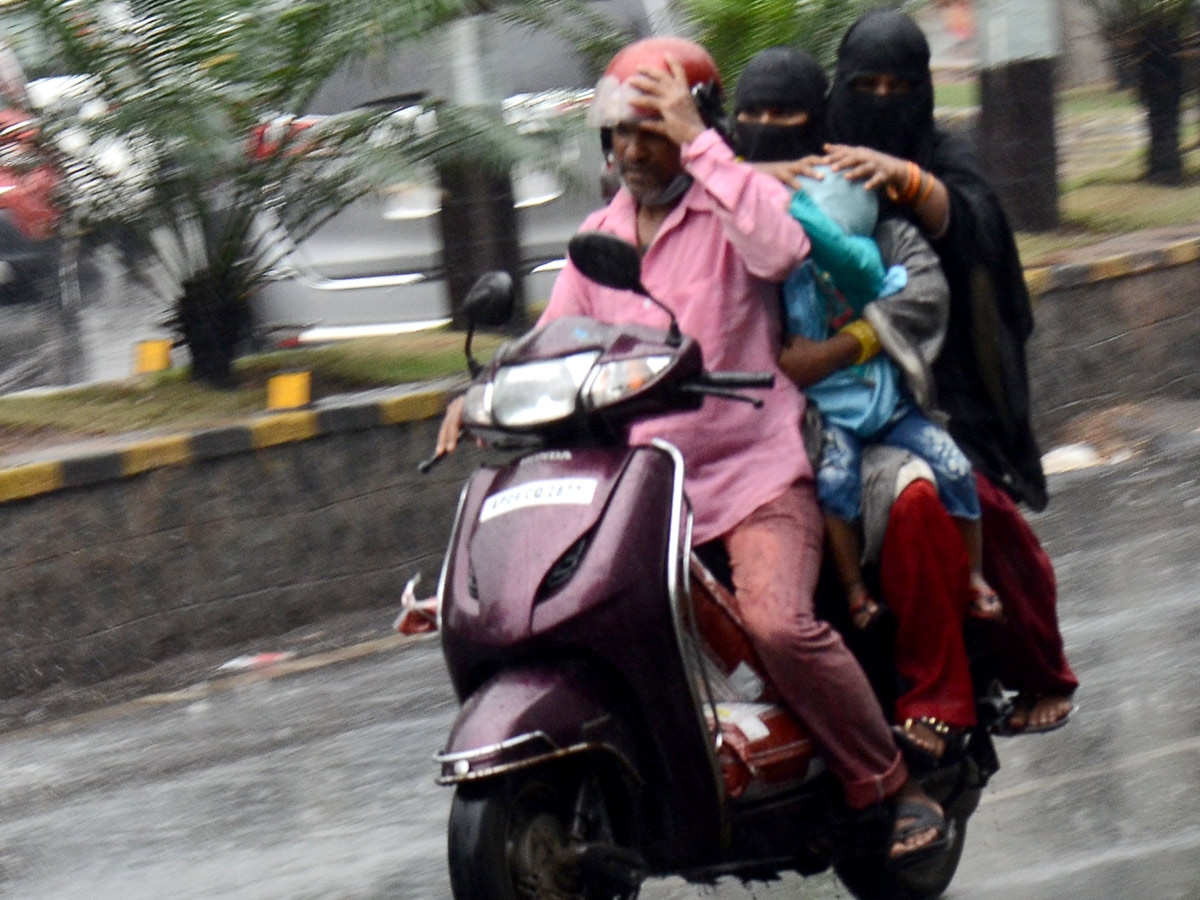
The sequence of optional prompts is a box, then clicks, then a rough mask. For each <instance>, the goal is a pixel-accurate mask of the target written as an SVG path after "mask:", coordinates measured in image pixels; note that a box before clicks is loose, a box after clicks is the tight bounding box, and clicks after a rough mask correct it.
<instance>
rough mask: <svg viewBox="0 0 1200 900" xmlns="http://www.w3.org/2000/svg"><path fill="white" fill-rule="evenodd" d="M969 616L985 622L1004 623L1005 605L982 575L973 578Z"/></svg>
mask: <svg viewBox="0 0 1200 900" xmlns="http://www.w3.org/2000/svg"><path fill="white" fill-rule="evenodd" d="M967 615H969V616H970V617H971V618H973V619H979V620H980V621H983V622H1003V621H1004V604H1003V603H1001V602H1000V597H999V596H998V595H997V594H996V592H995V591H994V590H992V586H991V585H990V584H988V583H987V581H986V580H985V579H984V577H983V576H982V575H972V576H971V603H970V605H968V606H967Z"/></svg>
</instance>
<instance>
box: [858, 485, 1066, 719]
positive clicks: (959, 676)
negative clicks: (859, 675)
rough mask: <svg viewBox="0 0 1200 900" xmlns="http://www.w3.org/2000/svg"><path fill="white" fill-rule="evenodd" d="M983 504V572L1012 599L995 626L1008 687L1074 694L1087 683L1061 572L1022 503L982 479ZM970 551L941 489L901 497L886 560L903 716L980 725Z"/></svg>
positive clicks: (914, 488)
mask: <svg viewBox="0 0 1200 900" xmlns="http://www.w3.org/2000/svg"><path fill="white" fill-rule="evenodd" d="M976 483H977V487H978V491H979V501H980V505H981V506H982V508H983V547H984V575H985V577H986V578H987V580H988V582H989V583H990V584H991V585H992V587H993V588H995V590H996V592H997V593H998V594H999V595H1000V599H1001V601H1002V602H1003V603H1004V611H1005V618H1006V621H1005V623H1004V624H1003V625H998V626H991V627H990V628H989V632H990V633H991V634H992V635H993V636H994V640H995V642H996V643H995V646H994V647H993V648H992V649H993V655H994V657H995V659H996V661H997V664H998V668H999V671H998V673H997V674H998V675H999V676H1000V678H1001V681H1002V683H1003V684H1004V686H1005V687H1007V688H1009V689H1012V690H1018V691H1034V692H1039V693H1047V694H1071V693H1073V692H1074V691H1075V688H1076V687H1078V685H1079V681H1078V679H1076V677H1075V674H1074V673H1073V672H1072V671H1071V667H1070V665H1069V664H1068V663H1067V658H1066V654H1065V652H1064V649H1063V640H1062V634H1061V633H1060V632H1059V628H1058V613H1057V588H1056V584H1055V580H1054V568H1053V566H1052V565H1051V563H1050V558H1049V556H1047V554H1046V551H1045V550H1043V549H1042V546H1041V544H1040V543H1039V542H1038V539H1037V536H1036V535H1035V534H1034V533H1033V529H1031V528H1030V527H1029V524H1028V523H1027V522H1026V521H1025V519H1024V518H1023V517H1022V516H1021V513H1020V512H1019V511H1018V509H1017V507H1016V504H1014V503H1013V501H1012V500H1011V498H1009V496H1008V495H1007V494H1005V493H1004V492H1003V491H1001V490H999V489H998V488H996V487H995V486H994V485H992V484H991V483H990V482H989V481H988V480H987V479H986V478H984V477H983V476H982V475H978V474H977V475H976ZM969 574H970V568H969V565H968V561H967V550H966V547H965V545H964V544H963V541H962V537H961V535H960V534H959V531H958V529H957V527H956V526H955V524H954V522H953V520H952V519H951V518H950V516H949V515H948V514H947V513H946V510H945V508H944V507H943V506H942V504H941V502H940V501H939V500H938V496H937V490H936V488H934V486H933V485H931V484H929V483H928V482H926V481H915V482H913V483H912V484H911V485H909V486H908V487H907V488H906V489H905V490H904V492H903V493H902V494H901V495H900V497H899V498H897V500H896V502H895V503H894V504H893V506H892V512H891V515H890V517H889V519H888V530H887V535H886V536H885V538H884V544H883V551H882V554H881V556H880V581H881V583H882V586H883V597H884V602H885V603H887V604H888V606H889V607H890V608H891V610H892V612H893V614H894V615H895V617H896V620H897V635H896V648H895V652H896V667H897V669H898V670H899V673H900V675H901V677H902V679H903V680H904V683H905V686H906V689H905V692H904V693H903V694H902V695H901V696H900V697H899V698H898V699H897V701H896V719H897V720H898V721H903V720H904V719H906V718H918V717H920V716H932V717H934V718H938V719H941V720H943V721H945V722H948V723H950V724H952V725H961V726H966V725H971V724H974V722H975V703H974V699H973V690H972V684H971V674H970V670H969V668H968V666H967V655H966V649H965V647H964V645H963V641H962V623H963V618H964V615H965V611H966V606H967V602H968V593H967V584H968V577H969Z"/></svg>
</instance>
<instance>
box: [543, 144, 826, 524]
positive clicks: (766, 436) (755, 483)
mask: <svg viewBox="0 0 1200 900" xmlns="http://www.w3.org/2000/svg"><path fill="white" fill-rule="evenodd" d="M682 159H683V166H684V168H685V169H686V170H687V172H688V173H689V174H690V175H691V176H692V177H693V178H694V179H695V183H694V184H693V185H692V186H691V188H689V190H688V191H687V193H685V194H684V195H683V197H682V199H681V200H680V202H679V204H678V205H677V206H676V207H675V208H674V209H673V210H672V211H671V213H670V215H668V217H667V219H666V221H664V222H663V224H662V227H661V228H660V229H659V231H658V234H657V235H655V237H654V241H653V243H652V244H651V245H650V248H649V249H648V250H647V251H646V253H645V254H644V256H643V259H642V283H643V284H644V285H645V286H646V288H647V290H649V292H650V293H651V294H652V295H653V296H654V297H655V298H657V299H658V300H660V301H662V303H663V304H665V305H666V306H668V307H670V309H671V310H672V311H673V312H674V313H675V315H676V316H677V317H678V319H679V327H680V328H681V329H682V331H683V332H684V334H687V335H690V336H691V337H693V338H695V339H696V340H697V341H698V342H699V344H700V347H701V349H702V350H703V353H704V366H705V368H706V369H708V370H710V371H732V372H763V371H771V372H774V373H775V387H774V389H773V390H771V391H755V392H754V393H755V394H756V395H758V396H760V397H761V398H762V399H763V401H764V406H763V408H762V409H755V408H754V407H753V406H751V405H750V404H749V403H742V402H739V401H736V400H723V399H719V398H714V397H709V398H707V399H706V400H705V401H704V405H703V407H701V408H700V409H699V410H697V411H695V412H686V413H676V414H672V415H668V416H661V417H658V418H654V419H647V420H645V421H642V422H638V423H637V424H636V425H635V426H634V428H633V432H632V435H631V438H632V440H633V442H634V443H642V444H644V443H649V442H650V440H651V439H652V438H655V437H661V438H663V439H665V440H668V441H670V442H671V443H672V444H674V445H675V446H677V447H678V448H679V449H680V450H681V451H682V452H683V457H684V460H685V463H686V489H687V493H688V496H689V497H690V498H691V502H692V508H693V511H694V514H695V526H694V537H695V541H696V542H697V543H703V542H705V541H709V540H712V539H713V538H717V537H720V536H721V535H723V534H725V533H726V532H728V531H729V530H730V529H731V528H733V526H734V525H736V524H737V523H738V522H740V521H741V520H742V519H744V518H745V517H746V516H748V515H749V514H750V513H751V512H753V511H754V510H756V509H757V508H758V507H760V506H762V505H763V504H764V503H768V502H770V501H771V500H774V499H775V498H776V497H778V496H779V495H780V494H782V493H783V491H784V490H786V489H787V488H788V487H790V486H791V485H792V484H793V483H794V482H795V481H797V480H798V479H801V478H811V477H812V468H811V467H810V465H809V463H808V457H807V456H806V455H805V452H804V445H803V443H802V441H801V437H800V420H801V418H802V417H803V414H804V396H803V395H802V394H801V393H800V391H799V390H797V389H796V387H795V385H793V384H792V382H791V380H790V379H789V378H788V377H787V376H786V375H784V374H783V372H782V371H780V369H779V366H778V364H777V363H776V356H777V354H778V351H779V341H780V335H781V325H780V310H779V307H780V300H779V287H778V282H780V281H782V280H783V279H785V278H786V277H787V276H788V275H790V274H791V272H792V270H793V269H795V268H796V267H797V266H798V265H799V264H800V263H801V262H802V261H803V260H804V259H805V257H807V255H808V250H809V243H808V237H807V236H806V235H805V233H804V229H803V228H802V227H801V226H800V224H799V223H798V222H797V221H796V220H795V219H793V218H792V217H791V215H790V214H789V213H788V203H789V202H790V200H791V194H790V192H789V191H788V190H787V189H786V188H784V187H783V185H781V184H780V183H779V182H777V181H776V180H775V179H774V178H770V177H769V176H766V175H762V174H759V173H758V172H755V171H754V170H753V169H752V168H751V167H750V166H748V165H744V164H742V163H739V162H737V161H736V160H735V159H734V156H733V153H732V151H731V150H730V149H729V147H728V146H727V145H726V144H725V143H724V142H723V141H722V140H721V138H720V136H719V135H717V133H716V132H714V131H712V130H709V131H705V132H704V133H703V134H701V135H700V136H699V137H697V138H696V139H695V140H694V141H691V142H689V143H687V144H685V145H684V146H683V148H682ZM636 213H637V207H636V203H635V201H634V199H633V197H632V196H631V195H630V194H629V192H628V191H626V190H625V189H624V188H622V189H621V191H620V192H619V193H618V194H617V195H616V196H615V197H614V198H613V200H612V202H611V203H610V204H609V205H608V206H607V207H605V208H604V209H602V210H600V211H599V212H595V213H593V214H592V215H590V216H589V217H588V218H587V220H586V221H584V223H583V230H598V231H606V232H609V233H611V234H614V235H616V236H618V237H620V238H624V239H625V240H627V241H629V242H630V243H634V244H636V243H637V231H636ZM571 315H583V316H590V317H592V318H594V319H599V320H601V321H605V322H614V323H615V322H639V323H642V324H645V325H651V326H655V327H658V328H666V327H667V325H668V321H667V317H666V314H665V313H664V312H663V311H662V310H661V309H658V308H657V307H656V306H654V305H653V304H652V303H650V302H649V301H647V300H646V299H645V298H643V297H641V296H639V295H637V294H634V293H631V292H629V291H616V290H612V289H609V288H605V287H601V286H600V285H598V284H596V283H594V282H591V281H588V280H587V279H586V278H584V277H583V276H582V275H581V274H580V273H579V271H578V270H577V269H576V268H575V267H574V266H572V265H570V264H568V265H567V267H566V268H565V269H563V271H562V272H561V273H560V274H559V276H558V280H557V281H556V282H555V284H554V290H553V291H552V293H551V295H550V303H549V305H548V306H547V307H546V311H545V312H544V313H543V314H542V317H541V320H540V321H539V324H542V323H545V322H547V321H549V320H550V319H555V318H559V317H561V316H571Z"/></svg>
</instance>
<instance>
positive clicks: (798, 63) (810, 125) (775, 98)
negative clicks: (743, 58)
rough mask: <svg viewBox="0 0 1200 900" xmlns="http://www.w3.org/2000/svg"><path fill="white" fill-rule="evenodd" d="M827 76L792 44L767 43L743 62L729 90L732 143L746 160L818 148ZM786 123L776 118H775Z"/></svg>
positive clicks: (823, 133)
mask: <svg viewBox="0 0 1200 900" xmlns="http://www.w3.org/2000/svg"><path fill="white" fill-rule="evenodd" d="M828 93H829V79H828V78H826V77H825V71H824V70H823V69H822V68H821V64H820V63H818V62H817V61H816V59H815V58H814V57H812V56H811V55H809V54H808V53H805V52H804V51H803V50H798V49H796V48H795V47H768V48H767V49H766V50H763V51H761V52H759V53H757V54H756V55H755V56H754V57H753V58H752V59H751V60H750V62H748V63H747V64H746V68H745V69H743V70H742V74H741V76H740V77H739V78H738V83H737V89H736V90H735V91H734V95H733V109H734V119H733V144H734V149H735V150H737V152H738V153H739V154H741V155H742V156H743V157H744V158H745V159H747V160H749V161H751V162H782V161H791V160H797V159H801V158H803V157H806V156H815V155H819V154H821V153H823V152H824V147H825V142H826V140H827V138H828V132H827V129H826V118H825V113H826V110H825V96H826V94H828ZM781 119H784V120H786V124H779V122H780V120H781Z"/></svg>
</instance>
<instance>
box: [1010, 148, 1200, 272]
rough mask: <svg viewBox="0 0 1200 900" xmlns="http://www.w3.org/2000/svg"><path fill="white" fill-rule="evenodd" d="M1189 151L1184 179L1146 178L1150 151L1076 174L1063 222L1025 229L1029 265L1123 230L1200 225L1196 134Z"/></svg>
mask: <svg viewBox="0 0 1200 900" xmlns="http://www.w3.org/2000/svg"><path fill="white" fill-rule="evenodd" d="M1190 146H1191V149H1190V150H1189V151H1188V152H1187V153H1186V154H1185V156H1184V171H1185V175H1184V181H1183V183H1182V184H1178V185H1171V186H1165V185H1159V184H1151V183H1150V182H1148V181H1145V180H1143V178H1142V174H1143V172H1144V171H1145V168H1146V166H1145V161H1144V153H1143V152H1142V151H1139V152H1138V153H1134V154H1131V155H1130V156H1129V158H1128V159H1126V160H1124V161H1123V162H1121V163H1119V164H1117V165H1115V166H1112V167H1110V168H1108V169H1105V170H1103V171H1100V172H1093V173H1091V174H1088V175H1085V176H1082V177H1080V178H1077V179H1073V180H1072V181H1071V182H1069V183H1067V184H1065V185H1064V186H1063V193H1062V195H1061V197H1060V200H1059V215H1060V218H1061V220H1062V224H1061V225H1060V227H1059V228H1058V229H1057V230H1055V231H1052V232H1046V233H1041V234H1031V233H1028V232H1019V233H1018V234H1017V247H1018V249H1019V250H1020V251H1021V259H1022V261H1023V262H1024V263H1025V264H1026V265H1039V264H1041V263H1040V262H1039V261H1040V260H1041V259H1043V258H1044V257H1047V256H1052V255H1053V254H1056V253H1059V252H1061V251H1064V250H1073V249H1076V248H1079V247H1086V246H1088V245H1090V244H1095V243H1098V242H1099V241H1101V240H1103V239H1105V238H1108V237H1113V236H1115V235H1119V234H1128V233H1129V232H1133V231H1143V230H1146V229H1150V228H1167V227H1172V226H1180V225H1193V224H1196V225H1197V227H1198V230H1200V212H1198V211H1200V147H1197V146H1196V142H1195V141H1194V140H1193V141H1191V143H1190Z"/></svg>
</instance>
